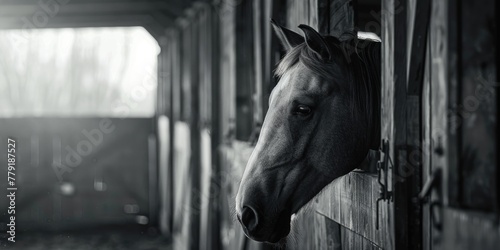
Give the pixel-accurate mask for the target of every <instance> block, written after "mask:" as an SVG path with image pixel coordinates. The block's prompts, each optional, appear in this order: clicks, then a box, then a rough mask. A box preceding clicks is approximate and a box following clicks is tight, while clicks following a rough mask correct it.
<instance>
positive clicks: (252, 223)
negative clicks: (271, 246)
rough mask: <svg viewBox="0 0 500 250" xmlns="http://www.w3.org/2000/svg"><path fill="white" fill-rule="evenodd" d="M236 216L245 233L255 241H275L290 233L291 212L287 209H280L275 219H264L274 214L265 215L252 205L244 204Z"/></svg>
mask: <svg viewBox="0 0 500 250" xmlns="http://www.w3.org/2000/svg"><path fill="white" fill-rule="evenodd" d="M237 217H238V221H239V222H240V224H241V226H242V228H243V231H244V232H245V235H246V236H248V238H250V239H252V240H255V241H260V242H268V243H277V242H279V241H280V240H281V239H283V238H284V237H286V236H287V235H288V234H289V233H290V218H291V213H290V212H289V211H288V210H285V211H282V212H281V213H280V214H279V215H278V216H277V220H276V219H271V220H266V218H276V216H266V215H265V214H262V213H259V212H258V210H257V209H255V208H254V207H252V206H248V205H244V206H243V208H242V209H241V213H239V214H238V215H237Z"/></svg>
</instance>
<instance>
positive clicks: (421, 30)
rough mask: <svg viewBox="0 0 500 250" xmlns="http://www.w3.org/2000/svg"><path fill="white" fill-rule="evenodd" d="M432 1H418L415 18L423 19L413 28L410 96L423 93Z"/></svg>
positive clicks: (409, 75)
mask: <svg viewBox="0 0 500 250" xmlns="http://www.w3.org/2000/svg"><path fill="white" fill-rule="evenodd" d="M430 6H431V1H430V0H423V1H417V3H416V10H415V14H414V15H415V16H416V17H422V18H419V20H418V21H416V22H414V26H412V27H411V28H412V29H411V33H412V34H413V35H412V37H411V38H412V43H411V47H409V49H411V56H410V58H409V61H410V67H409V72H408V94H411V95H420V93H421V92H422V77H423V75H424V74H423V72H424V64H425V51H426V50H425V47H426V44H427V34H428V30H429V28H428V27H429V22H430V17H429V16H430Z"/></svg>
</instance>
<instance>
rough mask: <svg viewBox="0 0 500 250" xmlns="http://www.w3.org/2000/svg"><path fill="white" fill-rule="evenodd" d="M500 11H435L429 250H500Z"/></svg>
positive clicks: (427, 145)
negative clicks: (498, 39)
mask: <svg viewBox="0 0 500 250" xmlns="http://www.w3.org/2000/svg"><path fill="white" fill-rule="evenodd" d="M495 4H496V3H495V2H494V1H493V0H488V1H483V2H482V3H481V4H474V3H473V2H472V1H433V3H432V7H431V12H430V13H431V22H430V27H429V37H428V40H427V42H428V46H427V56H426V66H425V76H424V84H423V90H422V119H423V120H422V122H423V126H422V131H421V132H422V139H423V144H422V146H423V147H422V149H423V150H422V156H423V171H422V182H423V183H424V185H423V188H422V192H421V195H420V196H421V198H422V200H423V203H424V205H423V207H422V209H423V216H422V217H423V228H422V234H423V236H422V238H423V240H422V241H423V249H498V248H499V246H500V227H499V224H498V216H499V214H500V213H499V182H498V177H499V169H498V160H497V155H498V142H499V140H498V122H497V120H496V119H497V117H498V96H497V93H496V91H497V89H498V78H497V77H498V61H495V60H498V45H497V44H498V42H495V40H494V39H495V33H497V34H498V27H495V25H494V23H498V20H496V21H495V18H498V17H495V7H494V6H495ZM496 8H498V6H497V7H496Z"/></svg>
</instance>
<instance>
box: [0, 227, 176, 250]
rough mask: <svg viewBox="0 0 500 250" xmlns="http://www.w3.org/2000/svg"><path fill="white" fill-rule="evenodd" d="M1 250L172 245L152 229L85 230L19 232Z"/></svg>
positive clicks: (149, 249) (166, 248)
mask: <svg viewBox="0 0 500 250" xmlns="http://www.w3.org/2000/svg"><path fill="white" fill-rule="evenodd" d="M0 249H16V250H18V249H19V250H100V249H103V250H114V249H120V250H121V249H124V250H127V249H130V250H171V249H172V247H171V244H170V242H169V240H167V239H166V238H165V237H164V236H162V235H161V234H159V233H158V231H157V230H156V229H154V228H150V229H138V228H116V227H115V228H107V229H85V230H77V231H67V232H57V233H56V232H21V233H19V235H17V236H16V242H15V243H8V244H6V243H5V240H4V239H2V241H1V244H0Z"/></svg>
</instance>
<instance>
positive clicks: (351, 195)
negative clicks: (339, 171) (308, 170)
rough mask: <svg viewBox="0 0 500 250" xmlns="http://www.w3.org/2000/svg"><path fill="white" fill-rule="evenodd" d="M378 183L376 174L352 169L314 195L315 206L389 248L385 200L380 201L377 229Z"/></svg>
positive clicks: (323, 212)
mask: <svg viewBox="0 0 500 250" xmlns="http://www.w3.org/2000/svg"><path fill="white" fill-rule="evenodd" d="M379 190H380V187H379V184H378V181H377V177H376V176H375V175H371V174H366V173H362V172H352V173H350V174H348V175H346V176H344V177H341V178H339V179H337V180H335V181H333V182H332V183H331V184H330V185H328V186H327V187H326V188H325V189H324V190H323V191H322V192H321V193H320V194H319V195H318V196H317V197H315V198H314V202H315V204H314V207H315V210H316V211H317V212H318V213H320V214H322V215H324V216H326V217H327V218H330V219H331V220H334V221H335V222H337V223H339V224H340V225H342V226H343V227H345V228H347V229H349V230H351V231H353V232H356V233H357V234H359V235H361V236H362V237H363V238H365V239H366V240H368V241H371V242H373V243H374V244H376V245H378V246H380V247H382V248H384V249H386V248H387V249H390V247H391V242H389V241H387V239H386V238H385V237H386V236H387V235H388V234H390V232H391V231H390V230H389V229H390V227H389V225H390V221H391V220H390V218H389V214H388V210H387V207H386V205H385V204H386V203H384V202H381V203H380V211H379V214H378V219H379V223H380V228H379V229H378V230H377V229H376V222H377V211H376V200H377V199H378V197H379Z"/></svg>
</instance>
